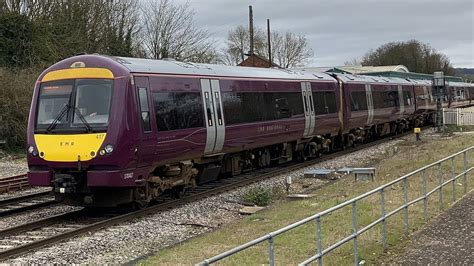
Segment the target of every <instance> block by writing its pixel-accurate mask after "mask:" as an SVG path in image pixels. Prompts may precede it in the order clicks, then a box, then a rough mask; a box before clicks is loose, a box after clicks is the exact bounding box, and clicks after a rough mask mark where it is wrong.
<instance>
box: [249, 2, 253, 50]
mask: <svg viewBox="0 0 474 266" xmlns="http://www.w3.org/2000/svg"><path fill="white" fill-rule="evenodd" d="M249 33H250V51H249V55H250V56H252V55H253V10H252V6H249Z"/></svg>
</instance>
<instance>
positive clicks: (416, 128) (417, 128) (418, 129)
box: [413, 127, 421, 141]
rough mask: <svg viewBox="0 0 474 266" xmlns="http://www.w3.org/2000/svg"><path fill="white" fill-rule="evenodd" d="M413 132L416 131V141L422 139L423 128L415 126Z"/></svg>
mask: <svg viewBox="0 0 474 266" xmlns="http://www.w3.org/2000/svg"><path fill="white" fill-rule="evenodd" d="M413 132H415V136H416V141H420V140H421V139H420V133H421V128H419V127H415V128H414V129H413Z"/></svg>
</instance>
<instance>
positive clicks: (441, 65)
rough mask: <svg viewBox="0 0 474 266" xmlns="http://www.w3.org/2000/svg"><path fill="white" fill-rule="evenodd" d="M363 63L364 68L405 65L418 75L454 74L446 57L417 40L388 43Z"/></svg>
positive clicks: (363, 59) (366, 56)
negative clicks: (441, 72)
mask: <svg viewBox="0 0 474 266" xmlns="http://www.w3.org/2000/svg"><path fill="white" fill-rule="evenodd" d="M361 63H362V65H363V66H369V65H371V66H383V65H404V66H406V67H407V68H408V69H409V70H410V71H413V72H418V73H427V74H433V72H435V71H443V72H444V73H445V74H446V75H453V74H454V69H453V67H452V66H451V63H450V61H449V58H448V57H447V56H446V55H444V54H442V53H439V52H437V51H436V50H435V49H434V48H432V47H431V46H430V45H429V44H425V43H421V42H419V41H417V40H410V41H407V42H389V43H386V44H384V45H382V46H380V47H379V48H377V49H376V50H375V51H374V50H371V51H369V52H368V53H367V54H365V55H364V57H363V58H362V60H361Z"/></svg>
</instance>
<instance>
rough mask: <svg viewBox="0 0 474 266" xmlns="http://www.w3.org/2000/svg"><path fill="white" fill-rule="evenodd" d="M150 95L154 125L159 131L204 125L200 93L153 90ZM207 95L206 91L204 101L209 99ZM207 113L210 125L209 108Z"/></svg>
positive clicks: (210, 124)
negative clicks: (152, 104)
mask: <svg viewBox="0 0 474 266" xmlns="http://www.w3.org/2000/svg"><path fill="white" fill-rule="evenodd" d="M206 94H207V95H206ZM152 95H153V96H152V97H153V103H154V106H155V115H156V125H157V128H158V130H159V131H167V130H176V129H185V128H196V127H204V110H203V109H204V108H203V105H202V98H201V93H199V92H153V94H152ZM208 96H209V94H208V93H207V92H206V93H205V98H206V101H208V100H209V97H208ZM209 104H210V102H209ZM208 115H209V121H208V123H209V126H212V120H211V117H210V115H211V113H210V109H209V113H208Z"/></svg>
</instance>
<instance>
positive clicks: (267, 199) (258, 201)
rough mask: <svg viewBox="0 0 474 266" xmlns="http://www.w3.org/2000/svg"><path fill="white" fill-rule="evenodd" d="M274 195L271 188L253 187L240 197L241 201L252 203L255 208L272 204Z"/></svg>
mask: <svg viewBox="0 0 474 266" xmlns="http://www.w3.org/2000/svg"><path fill="white" fill-rule="evenodd" d="M274 196H275V193H274V192H273V190H272V189H271V188H265V187H254V188H251V189H249V190H247V192H245V193H244V195H243V196H242V198H243V200H244V201H245V202H248V203H253V204H255V205H257V206H267V205H268V204H270V203H272V201H273V199H274Z"/></svg>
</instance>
